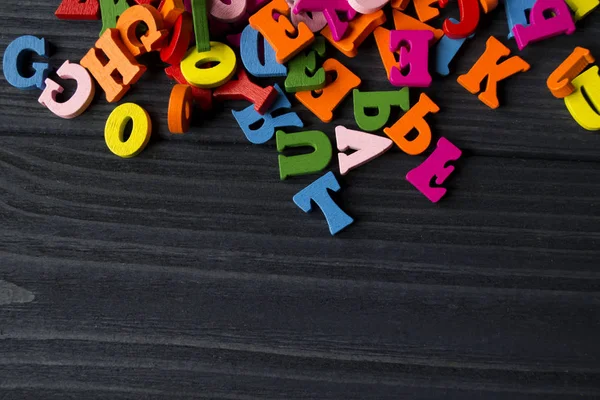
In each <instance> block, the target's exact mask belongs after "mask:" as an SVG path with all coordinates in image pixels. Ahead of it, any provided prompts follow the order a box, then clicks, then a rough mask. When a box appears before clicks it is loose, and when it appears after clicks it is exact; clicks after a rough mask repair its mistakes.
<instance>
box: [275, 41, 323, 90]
mask: <svg viewBox="0 0 600 400" xmlns="http://www.w3.org/2000/svg"><path fill="white" fill-rule="evenodd" d="M325 51H326V45H325V38H324V37H323V36H318V37H317V38H316V39H315V41H314V43H313V44H312V47H311V48H310V50H309V51H308V52H301V53H300V54H298V55H297V56H296V57H294V58H293V59H292V60H291V61H290V62H289V63H288V76H287V78H286V80H285V90H286V92H288V93H292V92H304V91H306V90H317V89H322V88H324V87H325V85H326V77H325V70H324V69H323V67H321V68H319V69H318V70H317V54H318V55H319V57H325Z"/></svg>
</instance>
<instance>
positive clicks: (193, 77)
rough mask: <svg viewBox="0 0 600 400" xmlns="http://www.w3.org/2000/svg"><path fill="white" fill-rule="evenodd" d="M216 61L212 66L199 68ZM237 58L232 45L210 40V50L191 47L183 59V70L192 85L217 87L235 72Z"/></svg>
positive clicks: (206, 87) (207, 87)
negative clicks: (198, 49) (200, 50)
mask: <svg viewBox="0 0 600 400" xmlns="http://www.w3.org/2000/svg"><path fill="white" fill-rule="evenodd" d="M211 62H212V63H214V62H216V63H217V65H214V66H212V67H210V68H199V67H200V66H201V65H203V64H208V63H211ZM236 63H237V60H236V58H235V53H234V52H233V50H231V47H229V46H227V45H225V44H223V43H219V42H210V50H208V51H202V52H198V51H197V50H196V48H192V49H190V50H189V51H188V52H187V54H186V55H185V57H184V58H183V60H182V61H181V72H182V73H183V76H184V77H185V79H186V80H187V81H188V83H189V84H190V85H192V86H196V87H199V88H205V89H210V88H215V87H218V86H222V85H223V84H225V83H226V82H227V81H229V80H230V79H231V77H232V76H233V74H235V68H236Z"/></svg>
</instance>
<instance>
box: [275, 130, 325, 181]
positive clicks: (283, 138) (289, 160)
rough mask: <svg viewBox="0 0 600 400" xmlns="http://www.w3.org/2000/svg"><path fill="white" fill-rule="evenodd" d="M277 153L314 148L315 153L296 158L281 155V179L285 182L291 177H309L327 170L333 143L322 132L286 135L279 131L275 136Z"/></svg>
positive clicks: (279, 158) (279, 157)
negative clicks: (296, 148)
mask: <svg viewBox="0 0 600 400" xmlns="http://www.w3.org/2000/svg"><path fill="white" fill-rule="evenodd" d="M275 140H276V141H277V151H278V152H280V153H281V152H283V151H285V149H287V148H292V147H312V148H313V150H314V151H313V152H312V153H309V154H300V155H296V156H284V155H283V154H280V155H279V156H278V160H279V177H280V178H281V180H282V181H283V180H285V179H287V178H289V177H290V176H297V175H307V174H312V173H315V172H320V171H322V170H324V169H325V168H327V166H328V165H329V163H330V162H331V155H332V148H331V141H330V140H329V138H328V137H327V135H326V134H324V133H323V132H321V131H305V132H296V133H285V132H284V131H277V133H276V134H275Z"/></svg>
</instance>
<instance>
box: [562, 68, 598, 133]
mask: <svg viewBox="0 0 600 400" xmlns="http://www.w3.org/2000/svg"><path fill="white" fill-rule="evenodd" d="M571 83H572V84H573V86H574V87H575V91H574V92H573V93H572V94H570V95H568V96H567V97H565V105H566V106H567V109H568V110H569V112H570V113H571V115H572V116H573V118H574V119H575V121H577V123H578V124H579V125H581V126H582V127H584V128H585V129H587V130H588V131H597V130H598V129H600V115H598V113H597V112H596V111H595V110H594V108H592V106H591V105H590V104H589V103H588V102H587V100H586V98H585V96H584V95H583V92H582V90H585V93H586V94H587V97H588V98H589V99H590V101H591V102H592V104H593V106H594V107H595V109H596V110H597V109H599V108H600V76H598V66H597V65H594V66H593V67H592V68H590V69H588V70H587V71H585V72H583V73H581V74H580V75H579V76H578V77H577V78H575V79H573V82H571Z"/></svg>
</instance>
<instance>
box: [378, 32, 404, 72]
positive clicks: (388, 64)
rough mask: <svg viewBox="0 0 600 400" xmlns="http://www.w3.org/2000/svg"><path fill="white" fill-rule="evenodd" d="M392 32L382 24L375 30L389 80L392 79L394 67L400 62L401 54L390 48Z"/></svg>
mask: <svg viewBox="0 0 600 400" xmlns="http://www.w3.org/2000/svg"><path fill="white" fill-rule="evenodd" d="M390 34H391V31H390V30H389V29H385V28H382V27H381V26H379V27H377V28H376V29H375V31H374V32H373V36H374V37H375V43H376V44H377V50H378V51H379V56H380V57H381V62H382V63H383V68H384V69H385V73H386V75H387V78H388V80H389V79H390V73H391V71H392V68H393V67H395V66H396V65H397V64H398V63H399V62H400V61H399V59H400V55H399V54H398V53H395V52H393V51H391V50H390Z"/></svg>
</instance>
